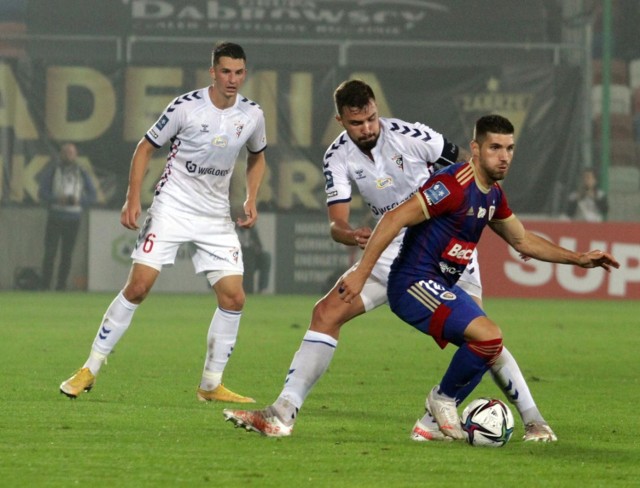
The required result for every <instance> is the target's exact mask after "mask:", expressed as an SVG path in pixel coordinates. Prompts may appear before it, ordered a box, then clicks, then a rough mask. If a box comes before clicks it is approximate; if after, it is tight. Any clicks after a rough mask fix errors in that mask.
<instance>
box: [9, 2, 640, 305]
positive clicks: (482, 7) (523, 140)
mask: <svg viewBox="0 0 640 488" xmlns="http://www.w3.org/2000/svg"><path fill="white" fill-rule="evenodd" d="M513 5H514V4H513V2H509V1H508V0H449V1H446V2H444V1H442V2H426V1H399V2H392V1H366V0H361V1H339V0H315V1H314V0H299V1H296V0H291V1H286V2H283V1H276V0H273V1H270V0H260V1H253V0H245V1H230V0H212V1H204V0H201V1H198V0H191V1H171V2H169V1H164V0H137V1H136V0H128V1H121V2H115V1H114V2H103V1H96V0H85V1H83V2H77V1H71V0H48V1H47V0H35V1H34V0H22V1H20V0H8V1H3V3H2V6H1V7H0V27H1V29H0V33H1V34H0V158H1V161H0V163H1V165H2V173H1V174H0V192H1V193H0V228H1V229H2V231H0V260H1V262H2V263H4V264H3V265H2V267H1V268H0V289H11V288H14V287H15V286H16V284H17V283H16V276H17V275H18V274H19V273H20V272H22V271H24V270H25V269H28V268H34V267H35V268H36V269H37V267H38V264H39V262H40V260H41V256H42V234H43V230H44V222H45V218H46V213H45V209H44V208H43V206H42V204H41V202H39V201H38V198H37V193H38V187H37V184H38V183H37V176H38V173H39V172H40V171H41V170H42V168H43V166H44V164H46V162H47V161H48V160H49V158H50V157H52V156H53V155H55V154H56V153H57V148H58V147H59V145H60V143H62V142H64V141H73V142H75V143H76V144H77V145H78V147H79V149H80V152H81V154H82V156H83V158H84V159H83V163H84V164H85V165H86V167H87V168H89V169H90V170H91V173H92V174H93V176H94V179H95V182H96V184H97V185H98V188H99V195H100V201H99V205H97V206H96V207H95V208H94V209H92V210H91V212H90V213H89V214H87V217H86V221H85V222H84V224H83V228H82V231H81V232H82V234H81V238H80V242H79V243H78V246H77V248H76V250H77V253H76V256H75V259H74V263H73V269H72V273H71V280H70V281H71V283H70V285H71V287H72V288H73V289H77V290H97V291H100V290H104V291H110V290H113V291H115V290H117V289H118V288H119V287H120V285H121V283H122V281H123V279H124V277H125V276H126V271H127V269H128V266H129V261H128V253H129V252H130V247H131V244H132V242H133V240H134V239H135V235H133V234H132V233H131V232H128V231H125V230H124V229H123V228H122V227H121V226H119V223H118V214H119V208H120V206H121V204H122V201H123V198H124V193H125V190H126V182H127V174H128V168H129V162H130V157H131V154H132V152H133V149H134V147H135V144H136V142H137V141H138V140H139V138H140V137H141V135H142V134H144V132H145V131H146V130H147V128H148V127H149V126H150V125H151V124H152V123H153V122H154V121H155V120H156V118H157V116H158V115H159V113H160V112H161V111H162V110H163V109H164V107H165V106H166V105H167V103H168V102H169V101H170V100H171V99H172V98H173V97H174V96H176V95H178V94H181V93H183V92H186V91H188V90H190V89H193V88H197V87H200V86H204V85H206V84H208V82H209V81H208V73H207V68H208V62H209V55H210V51H211V48H212V46H213V44H214V43H215V42H217V41H219V40H231V41H235V42H239V43H240V44H242V45H243V46H244V47H245V49H246V51H247V56H248V66H249V69H250V72H249V78H248V81H247V84H246V85H245V88H244V89H243V90H242V92H243V94H244V95H246V96H248V97H249V98H252V99H254V100H256V101H258V102H259V103H260V105H261V106H262V108H263V109H264V111H265V116H266V119H267V130H268V143H269V148H268V150H267V160H268V164H269V172H268V175H267V178H266V180H265V183H264V185H263V188H262V191H261V193H260V209H261V210H262V213H261V220H260V224H259V231H260V233H261V237H262V240H263V241H264V243H265V246H266V247H267V248H268V250H269V251H270V252H272V254H273V256H274V264H275V265H274V266H273V268H272V276H271V282H270V286H269V291H270V292H273V293H300V292H302V293H310V294H319V293H321V292H322V291H323V290H324V289H325V288H326V286H327V282H328V280H330V279H331V277H332V276H334V274H335V272H336V270H344V269H345V268H346V267H347V265H348V264H349V263H351V262H353V260H354V259H355V258H356V257H357V256H355V255H353V254H352V253H350V252H349V251H348V250H345V249H344V248H343V247H342V246H339V245H337V244H333V243H331V241H330V239H329V237H328V231H327V224H326V216H325V210H324V191H323V184H324V179H323V176H322V171H321V165H320V161H321V159H322V154H323V152H324V150H325V148H326V146H327V144H328V143H329V142H330V141H331V140H332V139H333V138H334V137H335V135H336V134H337V133H338V131H339V130H338V129H339V127H338V125H337V124H336V123H335V121H333V105H332V103H331V100H332V98H331V95H332V91H333V89H334V88H335V86H336V85H337V84H338V83H339V82H340V81H342V80H343V79H346V78H351V77H361V78H364V79H366V80H367V81H368V82H369V83H371V84H372V85H373V86H374V88H375V90H376V93H377V95H378V102H379V105H380V108H381V112H382V115H386V116H397V117H400V118H403V119H405V120H411V121H413V120H420V121H424V122H426V123H428V124H429V125H431V126H432V127H434V128H435V129H437V130H439V131H441V132H443V133H445V134H447V136H448V137H450V138H451V139H452V140H454V141H456V142H458V143H460V144H466V141H468V140H469V138H470V129H471V127H472V125H473V122H474V121H475V119H476V118H477V117H478V116H479V115H480V114H484V113H488V112H497V113H501V114H503V115H506V116H508V117H509V118H510V119H512V120H513V121H514V123H515V124H516V126H517V134H516V136H517V144H518V150H517V154H516V160H515V165H514V167H513V169H512V171H511V173H510V175H509V177H508V179H507V180H506V182H505V187H506V190H507V192H508V194H509V196H510V202H511V205H512V207H513V208H514V209H515V211H516V212H517V213H518V214H519V215H520V216H521V217H522V218H523V219H525V220H527V222H528V225H529V227H530V228H531V229H532V230H536V231H538V232H542V233H544V234H545V235H547V236H549V237H550V238H552V239H553V240H554V241H556V242H559V243H561V244H563V245H565V246H567V247H571V246H574V247H576V248H580V249H585V248H592V247H601V248H607V249H609V250H612V251H614V253H615V254H616V255H618V256H619V257H621V258H622V259H621V261H622V264H623V269H622V270H621V271H620V272H617V273H616V274H615V275H612V277H608V276H605V275H604V274H603V273H602V272H601V270H597V271H589V272H580V271H575V270H571V271H566V270H564V269H560V267H556V266H551V265H546V264H544V265H532V264H521V263H520V262H519V260H518V258H517V256H513V255H511V254H510V253H509V252H508V250H507V248H506V245H504V244H503V243H501V242H499V241H498V240H496V239H495V238H494V237H493V236H490V235H487V236H486V238H485V242H484V243H483V245H482V247H481V257H482V269H483V273H484V274H483V281H484V283H485V287H486V293H487V295H488V296H491V295H494V296H514V295H515V296H537V297H548V296H551V297H554V296H559V297H563V296H571V297H588V298H592V297H608V298H638V297H640V284H639V283H640V262H639V258H638V256H640V244H639V243H638V237H637V236H638V235H640V225H639V224H638V220H639V218H638V216H639V215H640V192H639V190H640V151H639V149H638V148H639V147H640V38H639V37H638V36H637V35H634V29H635V26H636V25H637V23H638V21H639V20H640V6H638V5H637V4H636V2H623V1H598V2H596V1H587V0H565V1H560V0H557V1H554V0H546V1H545V0H538V1H531V2H526V3H524V2H519V3H518V5H517V7H515V8H514V6H513ZM157 156H158V158H157V159H155V160H154V161H153V164H152V166H151V169H150V172H149V175H148V178H147V182H146V184H145V188H144V189H145V202H144V203H147V204H148V203H150V201H151V198H152V189H153V186H154V184H155V180H156V178H157V177H158V176H159V173H160V171H161V169H162V167H163V165H164V155H163V153H162V151H158V154H157ZM587 166H594V167H596V168H597V170H598V172H599V174H600V176H601V182H602V185H603V187H604V189H605V190H606V191H607V192H608V193H609V197H610V204H611V212H610V215H609V222H607V223H605V224H582V223H574V222H568V221H567V220H566V218H565V217H564V215H563V212H564V203H565V197H566V194H567V193H568V192H569V191H571V190H572V189H573V188H574V187H575V185H576V180H577V177H578V176H579V174H580V170H581V169H582V168H583V167H587ZM242 173H243V168H242V164H239V166H238V167H237V169H236V174H235V176H236V178H234V185H233V202H234V205H235V206H236V207H237V206H238V205H239V204H240V202H241V201H242V197H243V190H242V185H243V181H242ZM355 208H356V209H358V210H359V214H358V212H357V214H356V216H355V218H356V219H358V218H364V216H365V215H366V209H365V208H363V206H362V204H361V203H359V202H357V201H356V202H355ZM488 234H489V233H488ZM187 255H188V252H186V250H185V253H183V254H181V256H180V257H179V259H178V261H177V264H176V266H175V267H174V268H171V269H168V270H167V271H166V272H164V273H163V277H162V278H161V280H160V281H159V283H158V285H157V289H158V290H161V291H162V290H164V291H185V292H202V293H205V292H206V291H207V287H206V285H205V282H204V279H202V280H198V279H194V278H193V275H192V271H191V265H190V263H189V261H188V258H187Z"/></svg>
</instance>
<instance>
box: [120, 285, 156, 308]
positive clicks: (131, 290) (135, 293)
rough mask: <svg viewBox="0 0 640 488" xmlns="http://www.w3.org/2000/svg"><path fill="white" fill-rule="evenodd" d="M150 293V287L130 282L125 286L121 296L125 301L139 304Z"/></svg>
mask: <svg viewBox="0 0 640 488" xmlns="http://www.w3.org/2000/svg"><path fill="white" fill-rule="evenodd" d="M150 291H151V287H149V286H147V284H146V283H142V282H132V283H127V286H125V288H124V290H123V291H122V295H123V296H124V297H125V298H126V299H127V301H129V302H131V303H135V304H140V303H142V301H143V300H144V299H145V298H146V297H147V295H148V294H149V292H150Z"/></svg>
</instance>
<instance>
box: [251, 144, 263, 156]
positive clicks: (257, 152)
mask: <svg viewBox="0 0 640 488" xmlns="http://www.w3.org/2000/svg"><path fill="white" fill-rule="evenodd" d="M265 149H267V146H266V144H265V146H264V147H263V148H262V149H260V150H258V151H252V150H251V149H249V148H247V151H249V152H250V153H251V154H260V153H261V152H263V151H264V150H265Z"/></svg>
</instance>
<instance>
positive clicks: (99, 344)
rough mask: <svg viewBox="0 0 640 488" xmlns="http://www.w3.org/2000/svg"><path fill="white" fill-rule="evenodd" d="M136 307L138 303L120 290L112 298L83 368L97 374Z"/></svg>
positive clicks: (122, 333) (131, 317)
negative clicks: (130, 299)
mask: <svg viewBox="0 0 640 488" xmlns="http://www.w3.org/2000/svg"><path fill="white" fill-rule="evenodd" d="M137 308H138V305H136V304H134V303H131V302H129V301H128V300H127V299H126V298H125V297H124V295H123V294H122V292H120V293H119V294H118V296H116V297H115V298H114V300H113V301H112V302H111V305H109V308H107V311H106V312H105V314H104V317H103V318H102V323H101V324H100V328H99V329H98V333H97V334H96V337H95V339H94V340H93V346H92V347H91V354H90V355H89V358H88V359H87V361H86V363H85V364H84V366H83V367H84V368H89V369H90V370H91V372H92V373H93V374H94V375H97V374H98V372H99V371H100V368H101V367H102V364H103V363H104V360H105V358H106V357H107V356H108V355H109V354H110V353H111V351H112V350H113V348H114V347H115V345H116V344H117V343H118V341H119V340H120V338H121V337H122V336H123V335H124V333H125V332H126V331H127V329H128V328H129V325H130V324H131V320H132V319H133V314H134V313H135V311H136V309H137Z"/></svg>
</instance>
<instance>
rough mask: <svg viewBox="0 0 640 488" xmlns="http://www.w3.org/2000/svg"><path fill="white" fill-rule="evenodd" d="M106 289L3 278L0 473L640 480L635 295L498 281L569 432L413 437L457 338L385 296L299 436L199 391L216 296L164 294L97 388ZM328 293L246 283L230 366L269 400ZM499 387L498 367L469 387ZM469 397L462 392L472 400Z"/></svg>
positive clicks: (349, 344)
mask: <svg viewBox="0 0 640 488" xmlns="http://www.w3.org/2000/svg"><path fill="white" fill-rule="evenodd" d="M112 298H113V296H112V295H109V294H90V293H88V294H73V293H70V294H57V293H45V294H39V293H29V292H3V293H0V358H1V361H2V389H1V390H0V480H1V481H0V483H1V484H2V486H6V487H14V486H15V487H22V486H52V487H54V486H91V487H102V486H105V487H118V488H121V487H144V486H149V487H156V486H158V487H163V486H185V487H186V486H189V487H191V486H220V487H225V488H230V487H247V486H255V487H271V486H273V487H276V486H277V487H300V486H317V487H378V486H380V487H411V486H439V487H442V486H447V487H448V486H454V487H465V486H469V487H489V486H491V487H502V486H505V487H506V486H517V487H519V488H522V487H528V486H532V487H534V486H536V487H537V486H541V487H572V486H576V487H578V486H579V487H607V488H610V487H617V486H620V487H627V486H638V484H639V483H640V481H639V480H640V461H639V460H640V442H639V440H638V439H639V438H640V422H639V421H638V417H637V416H636V414H637V412H638V407H639V405H640V384H639V376H640V374H639V373H640V361H639V360H638V358H639V355H638V351H639V350H640V328H639V327H640V326H639V323H638V304H637V303H634V302H631V301H617V302H604V301H603V302H599V301H567V300H563V301H560V300H557V301H554V300H506V299H487V300H486V303H485V308H486V309H487V312H488V313H489V315H490V316H491V317H492V318H493V319H494V320H495V321H496V322H497V323H498V324H500V326H501V327H502V329H503V332H504V335H505V341H506V344H507V345H508V346H509V349H510V350H511V352H512V353H513V354H514V356H515V357H516V358H517V360H518V362H519V364H520V366H521V368H522V370H523V373H524V375H525V377H526V378H527V380H528V382H529V385H530V387H531V389H532V391H533V393H534V397H535V399H536V401H537V403H538V406H539V407H540V409H541V411H542V413H543V414H544V415H545V417H546V419H547V420H548V421H549V423H550V424H551V425H552V427H553V428H554V430H555V432H556V434H557V435H558V437H559V441H558V442H557V443H555V444H551V445H546V444H530V443H524V442H522V440H521V437H522V434H523V427H522V424H521V422H520V419H519V417H518V415H517V414H516V412H515V410H514V416H515V418H516V428H515V433H514V436H513V438H512V440H511V442H509V444H507V446H505V447H504V448H501V449H487V448H473V447H471V446H468V445H466V444H465V443H461V442H456V443H423V444H418V443H414V442H411V441H410V440H409V437H408V436H409V431H410V429H411V427H412V426H413V423H414V422H415V420H416V418H418V417H419V416H421V415H422V412H423V405H424V398H425V395H426V393H427V392H428V390H429V389H430V388H431V387H432V386H433V385H434V384H435V383H437V381H438V380H439V378H440V377H441V375H442V373H443V372H444V369H445V367H446V366H447V364H448V361H449V358H450V357H451V354H452V352H453V349H454V348H453V347H452V346H449V347H448V348H447V349H445V350H444V351H441V350H439V349H438V348H437V346H436V345H435V343H434V342H433V341H432V340H431V338H429V337H427V336H424V335H422V334H420V333H418V332H417V331H415V330H414V329H412V328H411V327H410V326H408V325H406V324H404V323H402V322H401V321H400V320H399V319H398V318H396V317H395V316H394V315H393V314H392V313H391V312H390V311H389V309H388V308H387V307H381V308H380V309H378V310H376V311H374V312H372V313H370V314H367V315H365V316H363V317H360V318H358V319H356V320H354V321H353V322H351V323H350V324H348V325H346V326H345V327H344V329H343V331H342V335H341V337H340V343H339V347H338V349H337V351H336V354H335V356H334V360H333V363H332V365H331V367H330V369H329V372H328V373H327V374H326V375H325V377H324V378H322V379H321V380H320V382H319V383H318V384H317V385H316V387H315V389H314V390H313V392H312V393H311V395H310V396H309V398H308V399H307V402H306V403H305V405H304V408H303V409H302V410H301V412H300V415H299V419H298V422H297V424H296V428H295V430H294V433H293V436H292V437H290V438H284V439H269V438H264V437H261V436H258V435H256V434H252V433H247V432H245V431H243V430H241V429H235V428H234V427H233V426H232V424H230V423H227V422H224V420H223V417H222V409H223V408H225V407H228V406H229V405H228V404H203V403H200V402H198V401H197V400H196V397H195V389H196V386H197V383H198V381H199V379H200V374H201V369H202V364H203V360H204V359H203V358H204V353H205V337H206V331H207V328H208V324H209V321H210V318H211V314H212V311H213V309H214V307H215V300H214V298H212V297H211V296H206V295H202V296H189V295H167V294H155V295H154V294H152V295H151V296H150V297H149V298H148V299H147V301H146V302H145V303H144V304H143V305H142V306H141V307H140V309H139V310H138V312H137V313H136V316H135V318H134V322H133V324H132V326H131V328H130V329H129V331H128V332H127V334H126V335H125V337H124V339H123V340H122V341H121V342H120V344H119V345H118V346H117V348H116V350H115V352H114V353H113V354H112V355H111V356H110V358H109V361H108V364H107V365H106V366H105V367H104V368H103V370H102V373H101V374H100V376H99V377H98V382H97V384H96V386H95V388H94V389H93V391H91V392H90V393H87V394H84V395H82V396H80V397H79V398H78V399H77V400H75V401H71V400H69V399H67V398H66V397H64V396H63V395H61V394H60V393H59V392H58V385H59V384H60V382H61V381H62V380H64V379H65V378H67V377H68V376H69V375H70V374H71V373H72V372H73V371H74V370H75V369H77V368H78V367H80V366H81V365H82V363H83V362H84V360H85V358H86V356H87V354H88V352H89V348H90V345H91V342H92V340H93V337H94V335H95V333H96V331H97V328H98V323H99V321H100V319H101V317H102V314H103V313H104V311H105V309H106V307H107V306H108V304H109V303H110V301H111V300H112ZM316 298H317V297H310V296H257V295H255V296H249V297H248V300H247V305H246V308H245V312H244V316H243V319H242V324H241V327H240V334H239V338H238V342H237V344H236V348H235V352H234V354H233V356H232V358H231V361H230V362H229V365H228V367H227V371H226V372H225V384H226V385H227V386H228V387H229V388H231V389H232V390H234V391H237V392H239V393H242V394H245V395H250V396H253V397H255V398H256V399H257V400H258V404H257V406H258V407H262V406H264V405H267V404H269V403H271V402H272V401H273V400H274V399H275V398H276V396H277V394H278V393H279V392H280V389H281V387H282V382H283V380H284V376H285V374H286V372H287V369H288V367H289V364H290V362H291V359H292V357H293V354H294V353H295V351H296V350H297V348H298V345H299V343H300V339H301V338H302V336H303V334H304V332H305V330H306V329H307V325H308V321H309V317H310V313H311V308H312V307H313V303H314V301H315V299H316ZM478 396H494V397H498V398H503V397H502V395H501V393H500V392H499V391H498V389H497V387H496V386H495V385H494V384H493V383H492V381H491V379H490V378H489V377H485V379H484V380H483V382H482V383H481V385H480V386H479V387H478V389H477V390H476V391H475V392H474V393H473V394H472V396H471V397H472V398H474V397H478ZM465 403H466V402H465Z"/></svg>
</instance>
